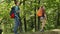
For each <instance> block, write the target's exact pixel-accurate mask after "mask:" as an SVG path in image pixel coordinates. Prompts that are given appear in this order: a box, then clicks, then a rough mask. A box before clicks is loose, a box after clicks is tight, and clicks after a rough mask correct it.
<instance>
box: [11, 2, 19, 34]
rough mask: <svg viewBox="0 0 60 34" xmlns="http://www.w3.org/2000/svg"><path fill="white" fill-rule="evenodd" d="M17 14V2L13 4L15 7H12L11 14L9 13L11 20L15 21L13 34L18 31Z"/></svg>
mask: <svg viewBox="0 0 60 34" xmlns="http://www.w3.org/2000/svg"><path fill="white" fill-rule="evenodd" d="M19 13H20V8H19V2H15V6H13V7H12V8H11V12H10V16H11V18H14V20H15V25H14V33H15V34H18V33H17V30H18V26H19V25H20V21H19V18H20V16H19Z"/></svg>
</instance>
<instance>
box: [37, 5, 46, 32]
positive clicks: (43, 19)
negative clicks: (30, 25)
mask: <svg viewBox="0 0 60 34" xmlns="http://www.w3.org/2000/svg"><path fill="white" fill-rule="evenodd" d="M37 16H38V17H40V21H41V22H42V25H41V30H40V31H44V27H45V24H46V13H45V9H44V6H41V7H40V8H39V10H38V12H37Z"/></svg>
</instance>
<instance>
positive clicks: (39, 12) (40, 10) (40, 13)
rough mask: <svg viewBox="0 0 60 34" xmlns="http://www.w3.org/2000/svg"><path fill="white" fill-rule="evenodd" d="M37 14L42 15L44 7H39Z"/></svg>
mask: <svg viewBox="0 0 60 34" xmlns="http://www.w3.org/2000/svg"><path fill="white" fill-rule="evenodd" d="M37 16H39V17H40V16H44V9H42V8H39V10H38V11H37Z"/></svg>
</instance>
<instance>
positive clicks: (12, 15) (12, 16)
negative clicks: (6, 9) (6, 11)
mask: <svg viewBox="0 0 60 34" xmlns="http://www.w3.org/2000/svg"><path fill="white" fill-rule="evenodd" d="M14 12H15V7H12V8H11V11H10V18H15V14H14Z"/></svg>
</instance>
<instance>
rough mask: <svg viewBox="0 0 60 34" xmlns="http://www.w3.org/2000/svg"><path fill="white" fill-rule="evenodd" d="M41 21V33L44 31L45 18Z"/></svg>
mask: <svg viewBox="0 0 60 34" xmlns="http://www.w3.org/2000/svg"><path fill="white" fill-rule="evenodd" d="M41 21H42V26H41V31H42V30H44V27H45V24H46V20H45V18H43V19H42V20H41Z"/></svg>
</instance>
